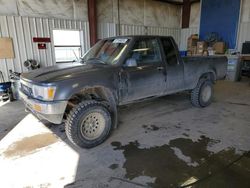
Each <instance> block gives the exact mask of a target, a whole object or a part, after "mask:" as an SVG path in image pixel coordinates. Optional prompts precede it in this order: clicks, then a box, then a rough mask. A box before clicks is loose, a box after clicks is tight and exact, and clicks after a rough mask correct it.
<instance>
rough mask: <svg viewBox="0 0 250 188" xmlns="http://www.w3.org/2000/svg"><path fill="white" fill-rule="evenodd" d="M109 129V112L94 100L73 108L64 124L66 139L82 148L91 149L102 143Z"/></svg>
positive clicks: (110, 123) (110, 122)
mask: <svg viewBox="0 0 250 188" xmlns="http://www.w3.org/2000/svg"><path fill="white" fill-rule="evenodd" d="M111 127H112V121H111V114H110V112H109V111H108V109H107V108H106V107H105V105H103V104H102V103H100V102H98V101H94V100H89V101H83V102H81V103H80V104H79V105H77V106H76V107H74V108H73V109H72V110H71V112H70V114H69V116H68V118H67V121H66V124H65V130H66V135H67V137H68V139H69V140H70V141H71V142H72V143H73V144H75V145H78V146H80V147H82V148H92V147H95V146H97V145H99V144H101V143H102V142H104V141H105V140H106V139H107V138H108V136H109V134H110V132H111Z"/></svg>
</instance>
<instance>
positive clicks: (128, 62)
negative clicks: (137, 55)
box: [125, 58, 137, 67]
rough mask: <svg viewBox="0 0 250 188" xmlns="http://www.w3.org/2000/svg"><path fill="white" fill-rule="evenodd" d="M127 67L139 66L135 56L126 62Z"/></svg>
mask: <svg viewBox="0 0 250 188" xmlns="http://www.w3.org/2000/svg"><path fill="white" fill-rule="evenodd" d="M125 66H126V67H137V62H136V59H134V58H128V59H127V60H126V62H125Z"/></svg>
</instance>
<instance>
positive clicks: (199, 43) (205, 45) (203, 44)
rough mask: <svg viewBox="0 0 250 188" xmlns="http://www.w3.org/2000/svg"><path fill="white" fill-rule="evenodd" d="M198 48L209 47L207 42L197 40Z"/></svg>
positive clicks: (204, 48)
mask: <svg viewBox="0 0 250 188" xmlns="http://www.w3.org/2000/svg"><path fill="white" fill-rule="evenodd" d="M197 49H198V50H199V49H201V50H206V49H207V43H206V42H205V41H199V42H197Z"/></svg>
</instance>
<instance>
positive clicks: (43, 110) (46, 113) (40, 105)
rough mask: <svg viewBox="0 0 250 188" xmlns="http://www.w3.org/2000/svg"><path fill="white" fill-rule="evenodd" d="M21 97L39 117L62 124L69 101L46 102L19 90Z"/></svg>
mask: <svg viewBox="0 0 250 188" xmlns="http://www.w3.org/2000/svg"><path fill="white" fill-rule="evenodd" d="M19 95H20V98H21V99H22V100H23V102H24V104H25V106H26V108H28V109H29V110H30V111H31V112H32V113H33V114H35V115H36V116H37V117H38V118H39V119H45V120H47V121H49V122H51V123H54V124H61V123H62V120H63V115H64V112H65V109H66V106H67V101H56V102H55V101H52V102H45V101H40V100H36V99H32V98H30V97H28V96H27V95H26V94H24V93H23V92H22V91H19Z"/></svg>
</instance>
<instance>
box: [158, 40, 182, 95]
mask: <svg viewBox="0 0 250 188" xmlns="http://www.w3.org/2000/svg"><path fill="white" fill-rule="evenodd" d="M161 42H162V48H163V52H164V55H165V61H166V64H167V70H166V72H167V85H166V88H165V89H166V90H165V93H166V94H167V93H174V92H177V91H180V90H181V89H183V88H184V80H183V79H184V77H183V73H184V72H183V71H184V70H183V69H184V67H183V62H182V61H181V60H179V54H178V53H179V51H178V48H177V45H176V44H175V43H174V41H173V39H172V38H170V37H163V38H161Z"/></svg>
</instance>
